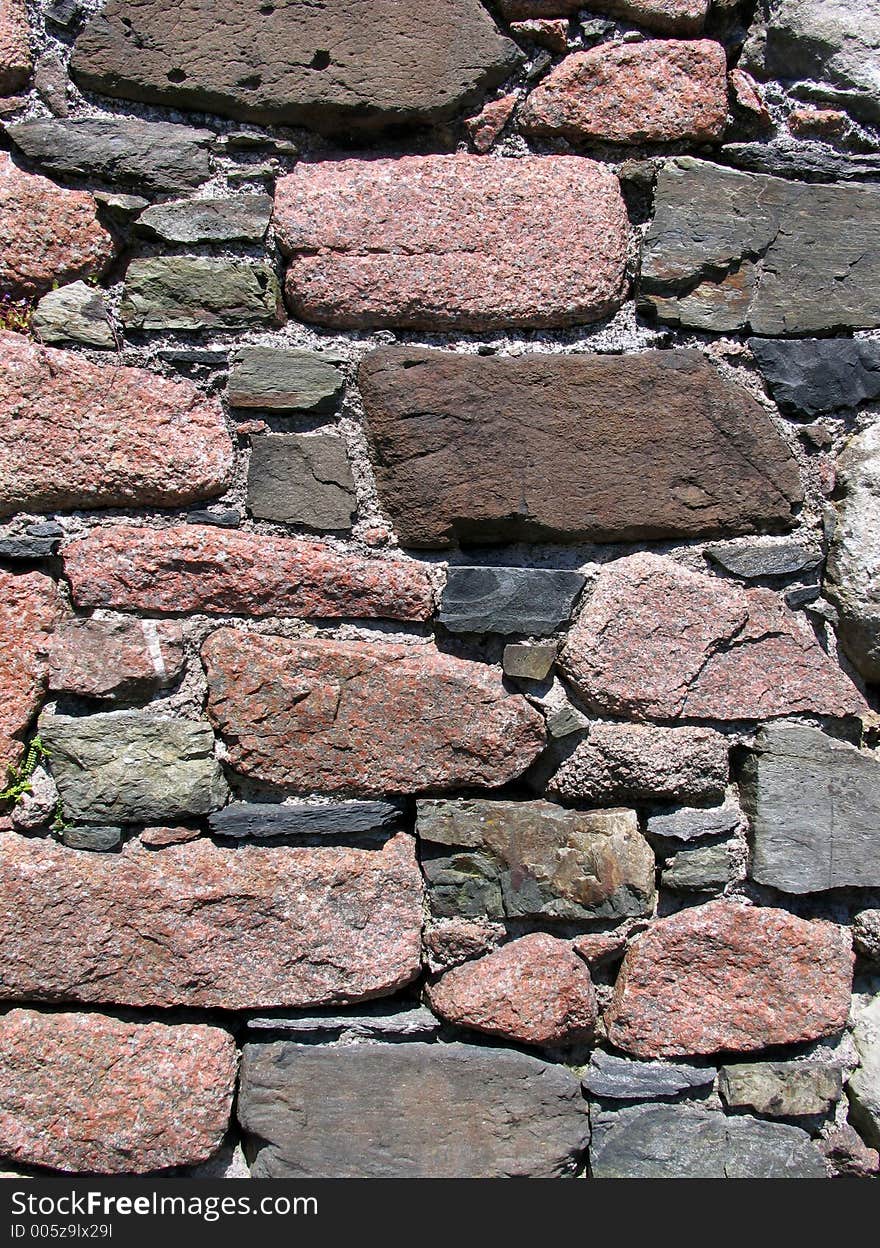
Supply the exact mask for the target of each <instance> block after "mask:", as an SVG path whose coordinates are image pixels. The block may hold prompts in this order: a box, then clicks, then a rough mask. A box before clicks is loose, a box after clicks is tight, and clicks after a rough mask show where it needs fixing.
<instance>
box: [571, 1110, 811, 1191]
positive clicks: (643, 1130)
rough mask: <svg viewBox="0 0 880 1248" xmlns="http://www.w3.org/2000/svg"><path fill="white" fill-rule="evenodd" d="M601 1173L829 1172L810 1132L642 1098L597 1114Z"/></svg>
mask: <svg viewBox="0 0 880 1248" xmlns="http://www.w3.org/2000/svg"><path fill="white" fill-rule="evenodd" d="M590 1164H591V1169H592V1173H593V1177H594V1178H597V1179H682V1178H684V1179H824V1178H825V1177H826V1171H825V1166H824V1164H823V1162H822V1156H821V1154H820V1152H819V1150H818V1148H817V1146H816V1145H815V1144H814V1143H813V1141H812V1140H811V1139H810V1137H809V1136H808V1135H807V1133H806V1131H802V1130H801V1129H800V1127H795V1126H790V1125H789V1124H787V1123H780V1122H761V1121H760V1119H757V1118H750V1117H747V1116H744V1117H738V1118H727V1117H725V1115H724V1114H721V1113H718V1112H717V1111H716V1112H712V1111H711V1110H706V1109H701V1108H698V1107H696V1106H690V1105H639V1106H634V1107H632V1108H628V1109H622V1110H618V1111H617V1112H616V1113H613V1114H610V1113H608V1114H601V1115H596V1121H595V1123H594V1127H593V1144H592V1148H591V1150H590Z"/></svg>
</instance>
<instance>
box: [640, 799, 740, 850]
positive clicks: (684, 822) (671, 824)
mask: <svg viewBox="0 0 880 1248" xmlns="http://www.w3.org/2000/svg"><path fill="white" fill-rule="evenodd" d="M741 819H742V811H741V810H740V809H739V807H738V806H735V805H734V804H733V803H725V805H723V806H710V807H709V808H708V809H706V810H704V809H702V808H701V807H691V806H679V807H677V808H676V809H675V810H669V811H663V812H661V813H658V814H655V815H651V817H650V818H649V819H648V835H649V836H662V837H668V838H669V839H670V840H674V841H695V840H697V839H698V838H701V837H709V836H729V835H730V834H731V833H732V832H735V831H736V829H737V828H738V827H739V824H740V821H741Z"/></svg>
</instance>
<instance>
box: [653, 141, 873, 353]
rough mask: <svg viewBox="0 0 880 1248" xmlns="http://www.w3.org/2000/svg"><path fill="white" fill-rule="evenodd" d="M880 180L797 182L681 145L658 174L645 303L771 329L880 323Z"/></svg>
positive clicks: (709, 323) (692, 320)
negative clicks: (732, 165) (713, 160)
mask: <svg viewBox="0 0 880 1248" xmlns="http://www.w3.org/2000/svg"><path fill="white" fill-rule="evenodd" d="M878 229H880V187H873V186H862V185H832V186H825V185H821V186H820V185H815V184H811V183H804V182H791V181H785V180H784V179H782V178H772V177H766V176H764V175H762V174H757V173H743V172H741V171H739V170H733V169H728V168H725V167H724V166H721V165H713V164H709V163H708V162H706V161H701V160H694V159H692V158H691V157H689V156H678V157H675V158H673V159H671V160H667V161H666V162H665V163H664V165H663V167H662V169H661V170H660V173H659V175H658V179H657V192H656V197H655V212H654V220H653V221H652V223H651V224H650V226H649V227H648V231H647V234H646V236H645V241H644V250H643V256H642V286H641V302H642V306H643V307H648V308H653V309H654V311H655V312H656V314H657V316H658V319H659V320H660V321H662V322H664V323H669V324H681V325H686V326H693V327H695V328H702V329H715V330H723V331H732V330H736V329H745V328H747V327H748V328H751V330H752V332H753V333H755V334H759V335H765V336H773V335H777V334H809V333H816V332H820V331H821V332H826V331H830V330H843V329H869V328H872V327H874V326H876V325H878V324H880V250H878V248H877V247H876V245H875V244H876V238H877V232H878Z"/></svg>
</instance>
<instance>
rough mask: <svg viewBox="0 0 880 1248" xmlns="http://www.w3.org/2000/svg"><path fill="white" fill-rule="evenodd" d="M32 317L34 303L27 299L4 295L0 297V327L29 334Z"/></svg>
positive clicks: (16, 332)
mask: <svg viewBox="0 0 880 1248" xmlns="http://www.w3.org/2000/svg"><path fill="white" fill-rule="evenodd" d="M33 319H34V305H33V304H32V303H29V302H28V300H27V299H18V300H15V299H12V298H11V297H10V296H9V295H4V296H3V298H2V299H0V329H9V330H12V332H13V333H14V334H29V333H30V332H31V322H32V321H33Z"/></svg>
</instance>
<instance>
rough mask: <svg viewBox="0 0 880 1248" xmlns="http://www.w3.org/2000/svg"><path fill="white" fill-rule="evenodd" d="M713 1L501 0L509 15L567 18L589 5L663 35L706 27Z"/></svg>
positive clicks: (595, 11) (697, 31) (506, 15)
mask: <svg viewBox="0 0 880 1248" xmlns="http://www.w3.org/2000/svg"><path fill="white" fill-rule="evenodd" d="M709 3H710V0H590V3H589V5H586V4H584V0H500V9H501V13H502V16H504V17H506V18H530V17H565V16H568V15H569V14H573V13H577V12H578V11H579V10H580V9H583V8H589V10H590V12H591V13H607V14H608V16H609V17H622V18H624V19H625V20H626V21H629V22H638V24H639V25H640V26H645V27H647V29H648V30H659V31H660V32H661V33H663V34H673V35H696V34H699V32H700V31H701V30H702V29H703V24H704V22H705V21H706V13H707V12H708V10H709Z"/></svg>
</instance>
